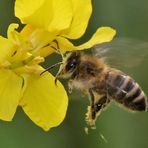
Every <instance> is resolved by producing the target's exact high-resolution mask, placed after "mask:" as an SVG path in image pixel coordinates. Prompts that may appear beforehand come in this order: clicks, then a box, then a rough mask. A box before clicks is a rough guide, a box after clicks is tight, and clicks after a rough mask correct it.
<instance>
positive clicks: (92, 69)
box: [55, 51, 147, 127]
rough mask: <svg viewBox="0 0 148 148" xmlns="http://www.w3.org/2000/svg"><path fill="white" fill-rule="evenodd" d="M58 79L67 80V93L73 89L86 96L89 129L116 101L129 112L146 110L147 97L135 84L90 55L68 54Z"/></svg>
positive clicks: (124, 75) (129, 78)
mask: <svg viewBox="0 0 148 148" xmlns="http://www.w3.org/2000/svg"><path fill="white" fill-rule="evenodd" d="M60 64H61V63H60ZM59 78H64V79H69V81H68V86H69V89H70V90H72V89H73V88H75V89H78V90H81V91H82V92H85V93H87V95H88V96H89V100H90V105H89V106H88V112H87V113H86V122H87V124H88V125H89V126H90V127H95V121H96V119H97V117H98V116H99V114H100V113H101V111H104V110H105V108H106V107H107V106H108V105H109V103H110V102H111V101H116V102H117V103H119V104H121V105H122V106H124V107H126V108H128V109H130V110H132V111H146V109H147V97H146V95H145V94H144V92H143V90H142V89H141V87H140V86H139V85H138V83H137V82H135V80H133V79H132V78H131V77H130V76H128V75H126V74H125V73H123V72H121V71H119V70H117V69H114V68H111V67H109V66H108V65H107V64H106V63H105V61H104V60H102V59H100V58H98V57H96V56H94V55H89V54H83V53H82V52H78V51H77V52H70V53H68V54H67V55H66V57H65V58H64V61H63V62H62V64H61V66H60V69H59V72H58V73H57V76H56V80H57V79H59ZM56 80H55V82H56Z"/></svg>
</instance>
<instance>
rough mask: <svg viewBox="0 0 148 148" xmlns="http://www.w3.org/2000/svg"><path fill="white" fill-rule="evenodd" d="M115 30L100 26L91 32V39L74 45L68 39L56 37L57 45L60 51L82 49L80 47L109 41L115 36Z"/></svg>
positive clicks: (88, 46)
mask: <svg viewBox="0 0 148 148" xmlns="http://www.w3.org/2000/svg"><path fill="white" fill-rule="evenodd" d="M115 34H116V31H115V30H114V29H112V28H110V27H101V28H98V29H97V31H96V32H95V33H94V34H93V36H92V37H91V39H90V40H89V41H87V42H86V43H84V44H82V45H79V46H74V45H73V44H72V43H71V42H70V41H69V40H67V39H66V38H63V37H57V39H56V40H57V41H58V45H59V47H60V49H61V51H62V52H65V51H72V50H82V49H88V48H91V47H92V46H94V45H96V44H100V43H104V42H109V41H111V40H112V39H113V37H114V36H115Z"/></svg>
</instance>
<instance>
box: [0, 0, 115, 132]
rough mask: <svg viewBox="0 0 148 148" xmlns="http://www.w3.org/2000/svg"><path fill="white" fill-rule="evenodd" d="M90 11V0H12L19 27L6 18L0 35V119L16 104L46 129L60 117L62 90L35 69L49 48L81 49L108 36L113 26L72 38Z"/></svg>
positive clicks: (84, 25)
mask: <svg viewBox="0 0 148 148" xmlns="http://www.w3.org/2000/svg"><path fill="white" fill-rule="evenodd" d="M91 13H92V4H91V0H81V1H79V0H36V1H30V0H16V2H15V15H16V16H17V17H18V18H19V19H20V20H21V22H22V23H23V24H25V27H24V28H23V29H22V30H21V32H17V31H16V30H15V29H16V28H17V27H18V25H17V24H11V25H10V26H9V29H8V35H7V38H4V37H2V36H1V37H0V52H1V54H0V76H1V78H2V79H1V80H0V86H1V87H0V97H1V99H0V119H2V120H6V121H10V120H12V118H13V116H14V114H15V112H16V109H17V106H18V105H19V106H21V107H22V108H23V110H24V112H25V113H26V114H27V115H28V117H29V118H30V119H31V120H32V121H33V122H34V123H35V124H37V125H38V126H40V127H41V128H43V129H44V130H46V131H47V130H49V129H50V128H52V127H55V126H58V125H59V124H60V123H61V122H62V121H63V119H64V117H65V115H66V111H67V106H68V97H67V93H66V91H65V89H64V87H63V85H62V84H61V83H60V82H59V81H58V87H56V86H55V84H54V79H55V77H54V76H52V75H51V74H50V73H49V72H47V73H45V74H44V75H40V73H41V72H42V71H43V70H44V69H43V68H42V67H41V66H40V63H42V62H44V61H45V58H46V57H47V56H48V55H50V54H51V53H53V52H54V51H55V48H58V49H59V50H60V52H66V51H73V50H83V49H87V48H90V47H92V46H93V45H95V44H99V43H103V42H109V41H111V40H112V38H113V37H114V35H115V30H114V29H112V28H110V27H100V28H98V29H97V31H96V32H95V33H94V34H93V36H92V37H91V39H90V40H89V41H87V42H86V43H84V44H82V45H79V46H75V45H73V44H72V42H71V41H70V40H71V39H72V40H76V39H78V38H80V37H81V36H82V35H83V34H84V33H85V31H86V28H87V26H88V22H89V19H90V16H91ZM53 47H54V48H53Z"/></svg>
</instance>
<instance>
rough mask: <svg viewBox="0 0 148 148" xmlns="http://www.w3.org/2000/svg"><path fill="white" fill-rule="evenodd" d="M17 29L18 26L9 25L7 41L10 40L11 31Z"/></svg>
mask: <svg viewBox="0 0 148 148" xmlns="http://www.w3.org/2000/svg"><path fill="white" fill-rule="evenodd" d="M18 27H19V25H18V24H15V23H12V24H10V25H9V27H8V31H7V37H8V39H11V33H12V32H13V31H15V29H17V28H18Z"/></svg>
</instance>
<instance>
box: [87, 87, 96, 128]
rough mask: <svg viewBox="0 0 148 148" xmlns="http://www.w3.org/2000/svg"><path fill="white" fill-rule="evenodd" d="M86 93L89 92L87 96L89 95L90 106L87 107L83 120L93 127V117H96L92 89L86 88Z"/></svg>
mask: <svg viewBox="0 0 148 148" xmlns="http://www.w3.org/2000/svg"><path fill="white" fill-rule="evenodd" d="M88 94H89V97H90V106H88V108H87V113H86V118H85V120H86V122H87V124H88V125H89V126H90V127H91V128H95V118H96V111H95V96H94V94H93V91H92V89H89V90H88Z"/></svg>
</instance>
